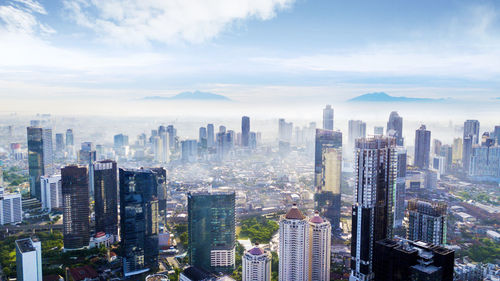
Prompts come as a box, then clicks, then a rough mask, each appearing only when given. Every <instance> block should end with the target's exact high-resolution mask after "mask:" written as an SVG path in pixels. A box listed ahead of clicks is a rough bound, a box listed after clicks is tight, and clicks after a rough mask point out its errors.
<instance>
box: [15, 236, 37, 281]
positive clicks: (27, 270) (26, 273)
mask: <svg viewBox="0 0 500 281" xmlns="http://www.w3.org/2000/svg"><path fill="white" fill-rule="evenodd" d="M16 271H17V280H19V281H42V242H40V241H38V239H36V238H24V239H19V240H16Z"/></svg>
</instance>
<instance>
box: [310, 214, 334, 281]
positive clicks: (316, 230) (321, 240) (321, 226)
mask: <svg viewBox="0 0 500 281" xmlns="http://www.w3.org/2000/svg"><path fill="white" fill-rule="evenodd" d="M309 239H310V242H309V244H310V248H309V255H310V260H311V279H310V280H314V281H329V280H330V255H331V254H330V253H331V247H330V246H331V239H332V226H331V225H330V222H328V221H327V220H325V219H323V218H321V217H320V216H319V213H318V212H316V213H315V214H314V216H313V217H312V218H311V219H310V220H309Z"/></svg>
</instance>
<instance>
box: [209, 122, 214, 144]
mask: <svg viewBox="0 0 500 281" xmlns="http://www.w3.org/2000/svg"><path fill="white" fill-rule="evenodd" d="M214 144H215V134H214V124H208V125H207V147H214Z"/></svg>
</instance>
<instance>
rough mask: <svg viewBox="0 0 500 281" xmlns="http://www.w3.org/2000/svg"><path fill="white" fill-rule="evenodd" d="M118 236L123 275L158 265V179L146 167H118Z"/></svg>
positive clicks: (129, 274)
mask: <svg viewBox="0 0 500 281" xmlns="http://www.w3.org/2000/svg"><path fill="white" fill-rule="evenodd" d="M119 174H120V180H119V182H120V235H121V246H122V249H123V250H122V258H123V275H124V276H125V277H129V276H133V275H137V274H141V273H145V272H147V271H149V270H150V269H151V270H155V269H156V267H157V266H158V230H159V226H158V199H157V197H156V196H157V192H158V191H157V187H158V185H157V184H158V181H157V177H156V173H154V172H153V171H151V170H149V169H140V170H129V169H120V172H119Z"/></svg>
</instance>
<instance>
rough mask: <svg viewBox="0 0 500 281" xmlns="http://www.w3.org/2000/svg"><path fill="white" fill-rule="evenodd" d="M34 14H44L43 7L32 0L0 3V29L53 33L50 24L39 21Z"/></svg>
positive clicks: (44, 33) (14, 0) (26, 32)
mask: <svg viewBox="0 0 500 281" xmlns="http://www.w3.org/2000/svg"><path fill="white" fill-rule="evenodd" d="M36 14H42V15H46V14H47V11H46V10H45V8H44V7H43V6H42V5H41V4H40V3H38V2H37V1H33V0H13V1H8V2H6V4H5V5H0V23H2V22H3V23H4V24H3V26H2V25H0V31H1V30H2V29H3V30H6V31H7V32H11V33H16V34H30V35H35V34H36V35H38V34H41V35H46V34H51V33H55V30H54V29H52V28H51V27H50V26H48V25H45V24H43V23H41V22H40V21H39V20H38V19H37V17H36Z"/></svg>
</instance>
